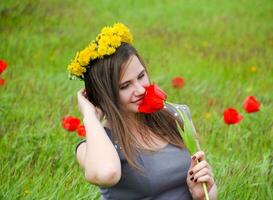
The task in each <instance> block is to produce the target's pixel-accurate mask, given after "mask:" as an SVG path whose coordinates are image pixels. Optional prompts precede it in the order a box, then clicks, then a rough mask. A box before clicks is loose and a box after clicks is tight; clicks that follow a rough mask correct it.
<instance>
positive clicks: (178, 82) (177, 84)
mask: <svg viewBox="0 0 273 200" xmlns="http://www.w3.org/2000/svg"><path fill="white" fill-rule="evenodd" d="M184 84H185V80H184V79H183V78H182V77H180V76H177V77H174V78H173V79H172V85H173V87H174V88H182V87H183V86H184Z"/></svg>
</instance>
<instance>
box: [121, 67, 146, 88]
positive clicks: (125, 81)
mask: <svg viewBox="0 0 273 200" xmlns="http://www.w3.org/2000/svg"><path fill="white" fill-rule="evenodd" d="M144 72H145V69H143V70H142V71H141V72H140V73H139V74H138V76H139V75H140V74H142V73H144ZM130 81H131V80H128V81H124V82H123V83H121V84H120V86H121V85H124V84H125V83H129V82H130Z"/></svg>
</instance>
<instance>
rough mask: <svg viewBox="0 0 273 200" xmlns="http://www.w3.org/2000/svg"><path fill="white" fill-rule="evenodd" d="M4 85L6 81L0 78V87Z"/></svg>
mask: <svg viewBox="0 0 273 200" xmlns="http://www.w3.org/2000/svg"><path fill="white" fill-rule="evenodd" d="M5 83H6V80H5V79H3V78H0V86H2V85H5Z"/></svg>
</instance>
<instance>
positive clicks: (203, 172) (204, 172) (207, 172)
mask: <svg viewBox="0 0 273 200" xmlns="http://www.w3.org/2000/svg"><path fill="white" fill-rule="evenodd" d="M205 175H209V176H211V177H212V173H211V171H210V170H209V169H208V168H203V169H201V170H200V171H198V172H197V173H196V174H193V176H192V177H193V179H194V180H196V179H198V178H200V177H202V176H205Z"/></svg>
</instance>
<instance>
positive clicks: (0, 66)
mask: <svg viewBox="0 0 273 200" xmlns="http://www.w3.org/2000/svg"><path fill="white" fill-rule="evenodd" d="M7 66H8V63H7V62H6V61H4V60H0V74H2V73H3V72H4V71H5V69H6V68H7Z"/></svg>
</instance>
